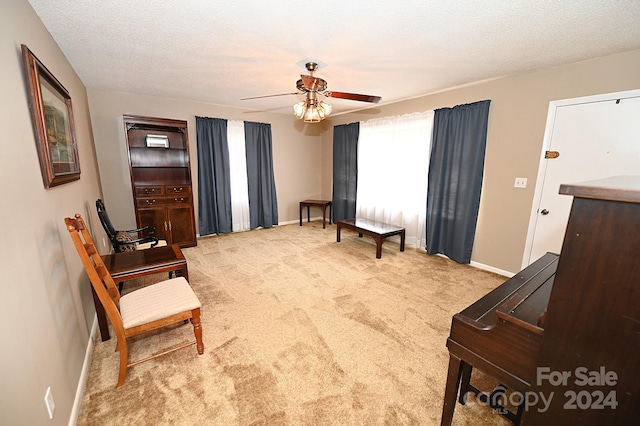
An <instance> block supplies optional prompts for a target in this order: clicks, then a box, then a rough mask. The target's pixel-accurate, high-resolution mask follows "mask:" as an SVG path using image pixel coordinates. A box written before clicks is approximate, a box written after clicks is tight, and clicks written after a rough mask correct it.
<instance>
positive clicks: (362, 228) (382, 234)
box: [336, 219, 405, 259]
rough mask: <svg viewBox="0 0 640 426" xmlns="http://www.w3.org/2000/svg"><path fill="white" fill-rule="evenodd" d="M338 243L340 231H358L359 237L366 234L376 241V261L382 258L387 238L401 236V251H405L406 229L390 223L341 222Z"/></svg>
mask: <svg viewBox="0 0 640 426" xmlns="http://www.w3.org/2000/svg"><path fill="white" fill-rule="evenodd" d="M337 228H338V230H337V236H336V241H337V242H340V230H342V228H347V229H350V230H352V231H356V232H357V233H358V236H359V237H362V234H366V235H368V236H370V237H373V238H374V239H375V240H376V259H380V258H381V257H382V243H383V242H384V240H385V239H386V238H387V237H391V236H393V235H400V251H404V237H405V229H404V228H401V227H399V226H395V225H390V224H388V223H382V222H376V221H374V220H370V219H345V220H339V221H338V226H337Z"/></svg>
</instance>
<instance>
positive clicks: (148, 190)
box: [136, 185, 165, 197]
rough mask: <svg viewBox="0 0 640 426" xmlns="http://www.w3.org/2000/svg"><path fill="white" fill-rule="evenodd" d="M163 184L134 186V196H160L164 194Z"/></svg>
mask: <svg viewBox="0 0 640 426" xmlns="http://www.w3.org/2000/svg"><path fill="white" fill-rule="evenodd" d="M164 188H165V187H164V186H160V185H153V186H151V185H150V186H146V185H145V186H136V197H148V196H152V197H153V196H156V197H158V196H161V195H164Z"/></svg>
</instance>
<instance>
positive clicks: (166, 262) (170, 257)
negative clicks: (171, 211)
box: [91, 244, 189, 342]
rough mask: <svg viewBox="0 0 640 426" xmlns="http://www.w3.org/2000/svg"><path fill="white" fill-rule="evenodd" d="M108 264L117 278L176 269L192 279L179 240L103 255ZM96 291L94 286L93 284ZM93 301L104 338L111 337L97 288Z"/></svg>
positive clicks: (176, 271)
mask: <svg viewBox="0 0 640 426" xmlns="http://www.w3.org/2000/svg"><path fill="white" fill-rule="evenodd" d="M102 260H103V261H104V264H105V266H106V267H107V269H108V270H109V273H110V274H111V277H112V278H113V280H114V281H115V282H122V281H127V280H131V279H133V278H138V277H142V276H144V275H150V274H157V273H160V272H174V271H175V273H176V276H183V277H184V278H185V279H186V280H187V281H189V272H188V270H187V261H186V259H185V258H184V255H183V254H182V251H181V250H180V247H178V246H177V245H176V244H172V245H170V246H165V247H153V248H150V249H146V250H135V251H125V252H122V253H112V254H108V255H106V256H102ZM91 289H92V291H93V286H92V287H91ZM93 302H94V304H95V307H96V313H97V314H98V325H99V326H100V336H101V337H102V341H103V342H104V341H106V340H109V339H110V336H109V324H108V323H107V316H106V314H105V311H104V307H103V306H102V303H100V300H99V299H98V296H97V295H96V294H95V292H93Z"/></svg>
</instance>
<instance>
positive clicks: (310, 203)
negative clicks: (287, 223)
mask: <svg viewBox="0 0 640 426" xmlns="http://www.w3.org/2000/svg"><path fill="white" fill-rule="evenodd" d="M304 207H306V208H307V222H311V218H310V216H309V207H320V208H321V209H322V229H325V228H326V223H325V220H326V217H327V207H329V225H331V201H326V200H304V201H300V226H302V209H303V208H304Z"/></svg>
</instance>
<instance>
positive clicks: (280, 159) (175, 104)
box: [88, 89, 325, 229]
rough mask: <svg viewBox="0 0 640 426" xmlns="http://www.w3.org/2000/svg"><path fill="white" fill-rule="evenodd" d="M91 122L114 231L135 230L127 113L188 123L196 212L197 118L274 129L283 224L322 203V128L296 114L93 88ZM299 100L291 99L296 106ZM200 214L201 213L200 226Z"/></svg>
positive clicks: (275, 164) (275, 161) (91, 93)
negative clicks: (310, 202) (301, 206)
mask: <svg viewBox="0 0 640 426" xmlns="http://www.w3.org/2000/svg"><path fill="white" fill-rule="evenodd" d="M88 94H89V105H90V107H91V121H92V125H93V132H94V137H95V142H96V151H97V155H98V161H99V163H100V177H101V179H102V182H103V193H104V198H105V199H104V201H105V203H106V206H107V210H108V212H109V216H110V218H111V219H112V221H113V223H114V226H116V227H119V228H127V229H131V228H133V227H135V225H136V222H135V217H134V211H133V195H132V192H131V179H130V175H129V162H128V161H129V160H128V157H127V148H126V141H125V134H124V127H123V123H122V115H123V114H134V115H145V116H151V117H162V118H172V119H178V120H186V121H187V122H188V133H189V149H190V151H189V152H190V156H191V175H192V176H191V178H192V180H193V184H194V195H195V197H196V199H195V200H194V201H195V205H196V209H197V205H198V203H197V194H198V191H197V183H198V166H197V138H196V127H195V126H196V124H195V121H196V120H195V117H196V116H200V117H213V118H224V119H227V120H242V121H254V122H263V123H270V124H271V131H272V136H273V157H274V158H273V163H274V164H273V165H274V174H275V181H276V191H277V195H278V216H279V217H278V219H279V222H280V223H285V222H289V221H294V220H297V218H298V203H299V202H300V200H303V199H305V198H318V197H319V196H320V195H321V194H320V191H321V187H322V184H321V182H322V170H323V162H322V140H321V138H320V136H319V135H320V131H321V130H322V129H323V128H324V126H325V125H324V123H322V125H321V126H317V125H315V126H314V125H309V124H305V123H303V122H301V121H299V120H295V119H294V118H293V114H292V115H283V114H269V113H256V112H251V111H247V110H241V109H237V108H228V107H222V106H217V105H211V104H204V103H197V102H189V101H184V100H175V99H163V98H157V97H150V96H140V95H133V94H126V93H118V92H109V91H103V90H95V89H89V90H88ZM294 100H295V98H292V105H293V101H294ZM197 218H198V215H197V212H196V221H197Z"/></svg>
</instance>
